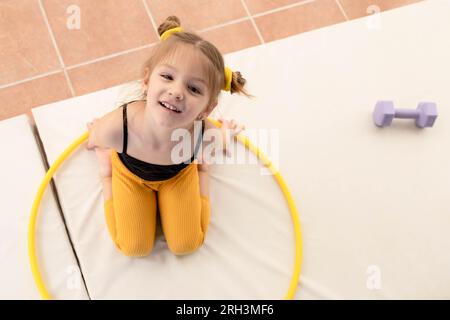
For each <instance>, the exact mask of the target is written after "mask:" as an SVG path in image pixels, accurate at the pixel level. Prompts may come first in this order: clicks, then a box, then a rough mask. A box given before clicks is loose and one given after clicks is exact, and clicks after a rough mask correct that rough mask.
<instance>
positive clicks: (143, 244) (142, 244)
mask: <svg viewBox="0 0 450 320" xmlns="http://www.w3.org/2000/svg"><path fill="white" fill-rule="evenodd" d="M115 245H116V247H117V249H118V250H119V251H120V252H121V253H122V254H124V255H126V256H127V257H136V258H137V257H145V256H147V255H149V254H150V252H152V249H153V241H148V240H147V241H131V242H128V243H125V242H124V243H118V242H115Z"/></svg>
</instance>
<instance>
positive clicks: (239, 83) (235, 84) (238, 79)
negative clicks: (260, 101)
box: [230, 71, 255, 98]
mask: <svg viewBox="0 0 450 320" xmlns="http://www.w3.org/2000/svg"><path fill="white" fill-rule="evenodd" d="M246 82H247V80H245V79H244V77H242V74H241V73H240V72H239V71H233V73H232V76H231V90H230V93H231V94H233V93H242V94H243V95H245V96H246V97H247V98H254V97H255V96H253V95H251V94H249V93H248V92H247V91H245V89H244V86H245V84H246Z"/></svg>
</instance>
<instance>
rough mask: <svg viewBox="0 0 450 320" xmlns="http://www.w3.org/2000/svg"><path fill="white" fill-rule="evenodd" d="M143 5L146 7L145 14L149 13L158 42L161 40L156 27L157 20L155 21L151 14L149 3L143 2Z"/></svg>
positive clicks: (144, 0)
mask: <svg viewBox="0 0 450 320" xmlns="http://www.w3.org/2000/svg"><path fill="white" fill-rule="evenodd" d="M142 4H143V5H144V8H145V12H147V16H148V18H149V19H150V22H151V24H152V26H153V30H154V31H155V33H156V36H157V37H158V40H159V34H158V27H157V26H156V21H155V19H153V16H152V13H151V12H150V8H149V7H148V4H147V1H146V0H142Z"/></svg>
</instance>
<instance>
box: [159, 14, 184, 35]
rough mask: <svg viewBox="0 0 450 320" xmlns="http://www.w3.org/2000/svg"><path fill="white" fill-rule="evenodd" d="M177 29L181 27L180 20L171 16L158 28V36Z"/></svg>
mask: <svg viewBox="0 0 450 320" xmlns="http://www.w3.org/2000/svg"><path fill="white" fill-rule="evenodd" d="M176 27H181V22H180V19H179V18H178V17H177V16H169V17H167V18H166V20H165V21H164V22H163V23H161V24H160V25H159V27H158V34H159V36H161V35H162V34H163V33H164V32H166V31H167V30H169V29H173V28H176Z"/></svg>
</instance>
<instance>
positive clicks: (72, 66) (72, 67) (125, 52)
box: [66, 43, 155, 70]
mask: <svg viewBox="0 0 450 320" xmlns="http://www.w3.org/2000/svg"><path fill="white" fill-rule="evenodd" d="M154 45H155V44H154V43H151V44H145V45H143V46H140V47H136V48H132V49H127V50H123V51H119V52H116V53H113V54H108V55H106V56H103V57H100V58H95V59H92V60H89V61H85V62H80V63H77V64H74V65H71V66H69V67H66V70H71V69H75V68H78V67H82V66H85V65H88V64H91V63H96V62H100V61H104V60H109V59H113V58H116V57H120V56H123V55H126V54H127V53H133V52H136V51H139V50H143V49H147V48H151V47H153V46H154Z"/></svg>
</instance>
